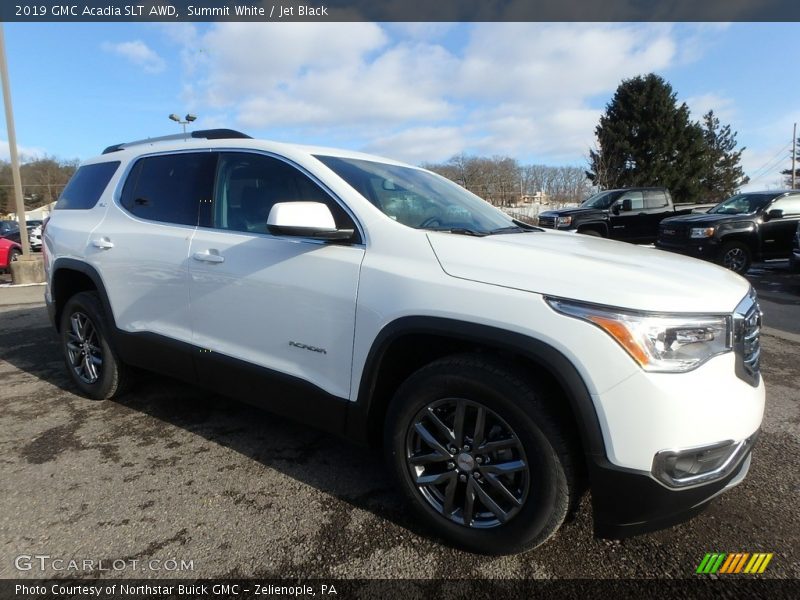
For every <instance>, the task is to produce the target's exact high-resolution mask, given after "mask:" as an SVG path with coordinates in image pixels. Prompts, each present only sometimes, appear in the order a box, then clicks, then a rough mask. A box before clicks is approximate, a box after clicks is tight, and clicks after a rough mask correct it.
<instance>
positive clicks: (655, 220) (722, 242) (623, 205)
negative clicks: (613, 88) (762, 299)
mask: <svg viewBox="0 0 800 600" xmlns="http://www.w3.org/2000/svg"><path fill="white" fill-rule="evenodd" d="M679 206H680V208H679V207H678V206H676V205H673V203H672V198H671V196H670V193H669V191H668V190H666V189H665V188H625V189H618V190H606V191H603V192H600V193H598V194H595V195H594V196H592V197H590V198H588V199H587V200H586V201H585V202H583V204H581V206H579V207H577V208H570V209H562V210H554V211H545V212H542V213H540V214H539V217H538V224H539V226H540V227H546V228H550V229H558V230H561V231H572V232H577V233H582V234H586V235H592V236H598V237H606V238H611V239H615V240H620V241H625V242H632V243H637V244H649V243H653V242H654V243H655V246H656V247H657V248H660V249H662V250H668V251H671V252H676V253H680V254H685V255H687V256H692V257H695V258H701V259H705V260H709V261H712V262H716V263H718V264H721V265H723V266H724V267H726V268H728V269H730V270H732V271H734V272H735V273H739V274H744V273H746V272H747V271H748V269H749V268H750V266H751V265H752V263H753V262H754V261H762V260H768V259H773V258H787V257H791V255H792V252H791V247H792V239H793V236H794V233H795V229H796V227H798V224H799V223H800V191H796V190H795V191H792V190H780V191H775V190H772V191H763V192H747V193H743V194H737V195H735V196H733V197H731V198H729V199H727V200H725V201H724V202H721V203H719V204H716V205H712V204H702V205H691V206H688V205H679Z"/></svg>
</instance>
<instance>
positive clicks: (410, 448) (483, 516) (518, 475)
mask: <svg viewBox="0 0 800 600" xmlns="http://www.w3.org/2000/svg"><path fill="white" fill-rule="evenodd" d="M406 463H407V466H408V469H409V472H410V474H411V478H412V481H413V482H414V484H415V485H416V487H417V490H418V491H419V493H420V494H421V495H422V497H423V498H424V499H425V500H426V501H427V503H428V504H429V505H430V506H431V507H432V508H433V509H434V510H436V511H437V512H438V513H439V514H441V515H442V516H443V517H445V518H447V519H449V520H450V521H453V522H455V523H458V524H460V525H464V526H467V527H471V528H483V529H486V528H492V527H497V526H500V525H503V524H505V523H507V522H508V521H510V520H511V519H512V518H513V517H514V516H515V515H516V514H517V513H519V511H520V510H521V509H522V507H523V506H524V504H525V500H526V499H527V496H528V492H529V487H530V469H529V465H528V461H527V459H526V456H525V450H524V448H523V446H522V443H521V441H520V439H519V436H518V435H517V434H516V433H515V432H514V430H513V429H512V427H511V426H510V425H509V424H508V423H507V422H506V421H504V420H503V419H502V418H501V417H500V416H499V415H498V414H497V413H495V412H494V411H492V410H490V409H488V408H487V407H485V406H483V405H482V404H480V403H477V402H474V401H471V400H466V399H463V398H446V399H442V400H437V401H435V402H432V403H430V404H428V405H427V406H426V407H424V408H423V409H422V410H420V411H419V412H418V413H417V415H416V416H415V417H414V419H413V421H412V423H411V426H410V427H409V430H408V434H407V435H406Z"/></svg>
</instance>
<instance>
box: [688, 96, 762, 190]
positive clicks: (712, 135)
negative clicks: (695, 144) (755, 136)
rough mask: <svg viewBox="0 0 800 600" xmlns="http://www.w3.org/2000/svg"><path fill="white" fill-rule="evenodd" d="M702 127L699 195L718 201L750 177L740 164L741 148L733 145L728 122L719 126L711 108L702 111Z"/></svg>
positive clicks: (732, 133) (742, 149)
mask: <svg viewBox="0 0 800 600" xmlns="http://www.w3.org/2000/svg"><path fill="white" fill-rule="evenodd" d="M702 127H703V140H704V141H705V145H706V153H705V160H704V167H705V169H704V173H703V178H702V180H701V182H700V187H701V194H702V198H701V199H702V200H703V201H704V202H718V201H721V200H724V199H725V198H727V197H729V196H732V195H733V194H734V193H735V192H736V190H738V189H739V188H740V187H742V186H743V185H744V184H746V183H747V182H748V181H750V178H749V177H747V176H745V174H744V171H743V170H742V167H741V164H740V163H741V160H742V152H743V151H744V148H741V149H738V150H737V149H736V132H735V131H731V126H730V125H725V126H720V123H719V119H718V118H717V117H716V116H715V115H714V111H713V110H709V111H708V112H707V113H706V114H705V115H703V125H702Z"/></svg>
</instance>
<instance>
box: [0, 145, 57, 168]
mask: <svg viewBox="0 0 800 600" xmlns="http://www.w3.org/2000/svg"><path fill="white" fill-rule="evenodd" d="M17 154H18V156H19V160H20V162H23V163H25V162H28V161H31V160H36V159H38V158H42V157H44V156H47V152H46V151H45V150H44V149H43V148H38V147H36V146H20V145H19V144H17ZM0 160H6V161H8V160H11V151H10V150H9V146H8V140H0Z"/></svg>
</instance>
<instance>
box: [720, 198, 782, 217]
mask: <svg viewBox="0 0 800 600" xmlns="http://www.w3.org/2000/svg"><path fill="white" fill-rule="evenodd" d="M772 198H773V196H768V195H766V194H737V195H736V196H733V197H731V198H728V199H727V200H725V201H724V202H720V203H719V204H717V205H716V206H715V207H714V208H712V209H711V210H709V211H708V214H717V215H746V214H752V213H754V212H756V211H758V210H760V209H762V208H764V207H765V206H766V205H767V204H769V202H770V201H771V200H772Z"/></svg>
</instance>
